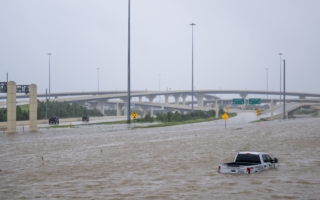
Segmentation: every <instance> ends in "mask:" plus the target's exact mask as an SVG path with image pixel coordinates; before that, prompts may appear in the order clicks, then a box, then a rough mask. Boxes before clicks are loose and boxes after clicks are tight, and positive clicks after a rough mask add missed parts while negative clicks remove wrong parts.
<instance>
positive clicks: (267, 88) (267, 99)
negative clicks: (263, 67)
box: [267, 68, 268, 100]
mask: <svg viewBox="0 0 320 200" xmlns="http://www.w3.org/2000/svg"><path fill="white" fill-rule="evenodd" d="M267 92H268V68H267ZM267 100H268V93H267Z"/></svg>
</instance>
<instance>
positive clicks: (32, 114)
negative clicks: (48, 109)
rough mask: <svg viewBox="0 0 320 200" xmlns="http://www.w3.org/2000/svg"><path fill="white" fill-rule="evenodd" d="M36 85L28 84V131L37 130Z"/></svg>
mask: <svg viewBox="0 0 320 200" xmlns="http://www.w3.org/2000/svg"><path fill="white" fill-rule="evenodd" d="M37 109H38V102H37V85H35V84H31V85H30V96H29V131H31V132H34V131H37V130H38V128H37Z"/></svg>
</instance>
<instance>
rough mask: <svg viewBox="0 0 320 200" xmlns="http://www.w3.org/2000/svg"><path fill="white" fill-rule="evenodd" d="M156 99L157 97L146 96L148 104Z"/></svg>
mask: <svg viewBox="0 0 320 200" xmlns="http://www.w3.org/2000/svg"><path fill="white" fill-rule="evenodd" d="M156 97H157V96H156V95H148V96H146V98H147V99H148V100H149V102H150V103H152V102H153V100H154V99H155V98H156Z"/></svg>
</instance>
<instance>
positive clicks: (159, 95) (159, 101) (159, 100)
mask: <svg viewBox="0 0 320 200" xmlns="http://www.w3.org/2000/svg"><path fill="white" fill-rule="evenodd" d="M160 76H161V74H159V92H160ZM160 102H161V100H160V95H159V103H160Z"/></svg>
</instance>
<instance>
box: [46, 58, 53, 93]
mask: <svg viewBox="0 0 320 200" xmlns="http://www.w3.org/2000/svg"><path fill="white" fill-rule="evenodd" d="M47 55H48V56H49V99H50V94H51V92H50V91H51V90H50V56H51V55H52V54H51V53H48V54H47Z"/></svg>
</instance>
